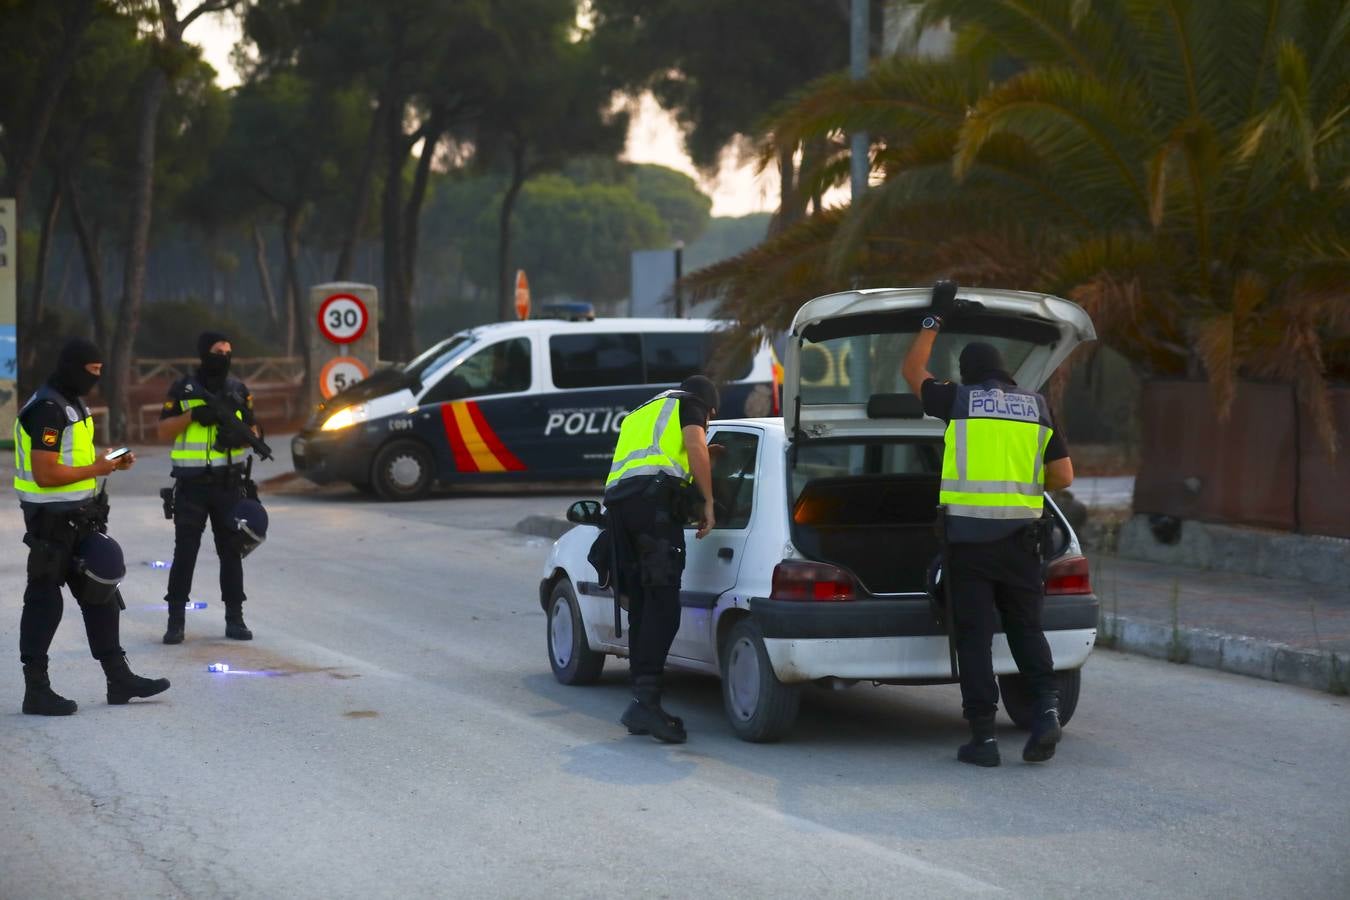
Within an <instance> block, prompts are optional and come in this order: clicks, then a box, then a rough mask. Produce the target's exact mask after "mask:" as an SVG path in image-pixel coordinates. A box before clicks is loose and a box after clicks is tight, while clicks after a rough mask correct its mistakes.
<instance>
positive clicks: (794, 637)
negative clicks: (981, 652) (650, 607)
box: [750, 595, 1099, 683]
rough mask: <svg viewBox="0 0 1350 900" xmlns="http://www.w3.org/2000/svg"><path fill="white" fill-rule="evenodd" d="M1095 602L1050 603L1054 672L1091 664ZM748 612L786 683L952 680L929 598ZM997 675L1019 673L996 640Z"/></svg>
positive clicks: (1045, 616)
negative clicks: (1088, 662)
mask: <svg viewBox="0 0 1350 900" xmlns="http://www.w3.org/2000/svg"><path fill="white" fill-rule="evenodd" d="M1098 607H1099V604H1098V601H1097V598H1096V597H1095V596H1093V595H1070V596H1051V597H1046V598H1045V607H1044V611H1043V613H1042V615H1041V624H1042V627H1043V628H1044V630H1045V637H1046V640H1047V641H1049V643H1050V651H1051V654H1052V655H1053V657H1054V660H1055V668H1056V669H1076V668H1078V667H1079V666H1081V665H1083V663H1084V662H1086V661H1087V658H1088V654H1089V653H1091V652H1092V646H1093V644H1094V643H1095V642H1096V639H1097V622H1098V614H1099V608H1098ZM750 612H751V615H752V616H753V617H754V620H755V622H756V624H758V625H759V628H760V631H761V633H762V634H763V635H764V645H765V647H766V649H767V650H768V652H769V659H770V660H771V661H772V662H773V667H774V672H775V673H776V674H777V675H778V678H779V680H780V681H783V682H787V683H791V682H800V681H813V680H815V679H818V678H829V677H835V678H856V679H860V680H867V681H872V680H875V681H891V680H895V681H905V680H925V679H950V678H951V662H950V657H949V655H948V649H947V635H946V632H944V631H943V629H942V627H941V626H939V625H938V624H937V622H935V621H934V620H933V615H932V612H931V610H930V609H929V605H928V599H927V598H925V597H917V598H904V599H896V600H862V601H856V602H851V603H801V602H794V601H788V600H768V599H763V598H754V599H752V600H751V601H750ZM993 652H994V671H995V672H996V673H998V674H1001V675H1002V674H1011V673H1013V672H1016V671H1017V664H1016V663H1015V662H1014V661H1013V658H1012V654H1011V652H1009V650H1008V641H1007V638H1005V637H1004V636H1003V635H1002V634H996V635H995V636H994V645H993Z"/></svg>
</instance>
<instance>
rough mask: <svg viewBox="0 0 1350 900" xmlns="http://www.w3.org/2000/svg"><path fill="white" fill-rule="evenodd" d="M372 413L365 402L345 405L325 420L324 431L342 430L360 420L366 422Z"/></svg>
mask: <svg viewBox="0 0 1350 900" xmlns="http://www.w3.org/2000/svg"><path fill="white" fill-rule="evenodd" d="M369 415H370V410H369V409H368V408H367V407H366V405H365V404H364V403H358V404H356V405H355V406H345V407H343V408H342V409H339V410H338V411H337V412H335V413H333V414H332V415H331V416H329V417H328V418H327V419H325V420H324V423H323V430H324V431H341V430H342V429H344V428H350V427H352V426H353V425H355V424H357V423H358V422H364V421H365V420H366V418H367V417H368V416H369Z"/></svg>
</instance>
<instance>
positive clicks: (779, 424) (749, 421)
mask: <svg viewBox="0 0 1350 900" xmlns="http://www.w3.org/2000/svg"><path fill="white" fill-rule="evenodd" d="M717 425H742V426H749V427H751V428H762V429H763V430H765V431H776V432H778V433H779V434H782V433H783V417H782V416H773V417H769V416H760V417H757V418H743V419H714V420H713V421H711V422H709V423H708V427H710V428H711V427H713V426H717Z"/></svg>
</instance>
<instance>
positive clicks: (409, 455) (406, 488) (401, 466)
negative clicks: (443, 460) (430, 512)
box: [370, 441, 435, 500]
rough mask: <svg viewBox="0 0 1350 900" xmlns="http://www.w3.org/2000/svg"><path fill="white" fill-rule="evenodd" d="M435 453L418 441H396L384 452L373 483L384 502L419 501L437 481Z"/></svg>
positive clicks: (376, 464)
mask: <svg viewBox="0 0 1350 900" xmlns="http://www.w3.org/2000/svg"><path fill="white" fill-rule="evenodd" d="M434 471H435V470H434V469H433V467H432V460H431V451H430V450H428V449H427V447H426V445H425V444H421V443H419V442H417V441H394V442H393V443H390V444H386V445H385V446H384V447H381V448H380V452H379V453H377V454H375V462H374V464H373V465H372V466H371V469H370V475H371V478H370V483H371V486H372V487H373V488H374V489H375V494H376V496H378V497H379V498H380V499H381V500H418V499H420V498H422V497H425V496H426V495H427V493H428V492H429V491H430V490H431V483H432V481H433V480H435V479H434Z"/></svg>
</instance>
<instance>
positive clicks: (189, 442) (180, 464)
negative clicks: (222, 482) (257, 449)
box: [169, 378, 250, 469]
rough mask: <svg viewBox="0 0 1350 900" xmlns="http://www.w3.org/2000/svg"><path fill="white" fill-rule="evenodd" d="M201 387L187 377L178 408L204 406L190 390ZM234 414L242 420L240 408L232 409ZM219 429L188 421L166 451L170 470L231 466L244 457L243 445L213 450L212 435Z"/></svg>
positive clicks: (213, 441)
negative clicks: (170, 463) (171, 468)
mask: <svg viewBox="0 0 1350 900" xmlns="http://www.w3.org/2000/svg"><path fill="white" fill-rule="evenodd" d="M201 390H205V387H204V386H203V385H202V383H201V382H200V381H198V380H197V379H196V378H189V379H187V381H186V382H185V384H184V388H183V396H182V397H180V398H179V399H178V405H179V408H180V409H182V411H183V412H185V413H186V412H191V411H192V410H194V409H196V408H197V407H199V406H205V405H206V401H205V400H203V399H201V398H200V397H194V396H193V392H194V391H201ZM234 415H235V418H237V419H238V420H239V421H241V422H242V421H243V420H244V414H243V412H242V411H240V410H235V413H234ZM219 430H220V429H219V427H218V426H216V425H202V424H201V423H199V422H192V421H189V422H188V427H187V428H185V429H183V431H182V433H180V434H179V435H178V437H177V438H175V439H174V442H173V449H172V450H170V451H169V459H171V460H172V461H173V467H174V469H205V468H208V467H216V466H229V465H235V464H238V463H243V462H244V461H245V460H247V459H248V458H249V456H250V451H249V448H247V447H244V448H242V449H239V450H225V451H222V450H217V449H216V436H217V432H219Z"/></svg>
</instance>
